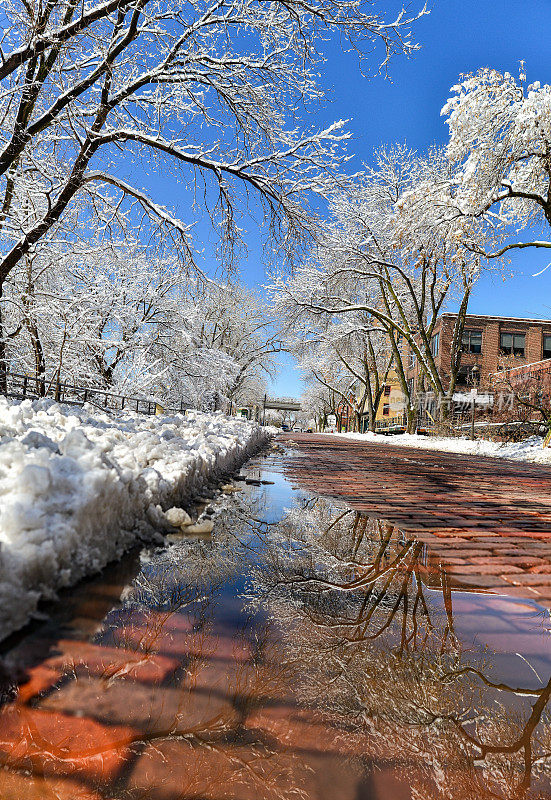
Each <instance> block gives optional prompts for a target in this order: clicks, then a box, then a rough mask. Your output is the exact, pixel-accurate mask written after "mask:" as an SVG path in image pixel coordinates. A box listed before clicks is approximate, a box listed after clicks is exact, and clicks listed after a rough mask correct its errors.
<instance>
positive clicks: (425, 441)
mask: <svg viewBox="0 0 551 800" xmlns="http://www.w3.org/2000/svg"><path fill="white" fill-rule="evenodd" d="M331 435H332V436H340V437H342V438H344V439H358V440H361V441H365V442H377V443H380V444H387V445H388V444H395V445H398V446H401V447H420V448H423V449H424V450H446V451H447V452H448V453H465V454H467V455H474V456H495V457H497V458H510V459H512V460H514V461H533V462H535V463H539V464H551V447H546V448H543V439H542V438H541V437H540V436H531V437H530V438H529V439H526V440H525V441H523V442H515V443H504V442H490V441H487V440H484V439H476V440H475V441H474V442H473V441H471V440H470V439H455V438H451V437H450V438H446V437H441V436H418V435H417V434H409V433H403V434H396V435H392V436H383V435H382V434H380V433H334V434H331Z"/></svg>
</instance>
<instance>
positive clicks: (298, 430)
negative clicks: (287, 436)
mask: <svg viewBox="0 0 551 800" xmlns="http://www.w3.org/2000/svg"><path fill="white" fill-rule="evenodd" d="M293 432H294V433H302V428H301V426H300V425H293Z"/></svg>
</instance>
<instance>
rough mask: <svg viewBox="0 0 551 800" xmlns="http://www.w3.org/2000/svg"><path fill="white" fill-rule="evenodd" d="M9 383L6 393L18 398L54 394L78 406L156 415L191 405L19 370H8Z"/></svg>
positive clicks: (55, 397)
mask: <svg viewBox="0 0 551 800" xmlns="http://www.w3.org/2000/svg"><path fill="white" fill-rule="evenodd" d="M6 386H7V391H6V395H7V396H8V397H13V398H16V399H18V400H26V399H31V400H37V399H39V398H41V397H53V398H54V400H56V401H58V402H60V403H69V404H73V405H78V406H83V405H84V404H85V403H90V404H91V405H94V406H96V408H99V409H101V410H102V411H135V412H137V413H138V414H149V415H153V414H156V413H158V412H159V409H162V411H163V412H169V413H179V414H183V413H184V412H185V411H186V410H187V409H189V408H190V406H189V405H187V404H186V403H184V402H180V404H179V406H177V407H170V408H166V407H164V406H162V405H161V404H159V403H157V401H156V400H151V399H149V398H143V397H129V396H128V395H122V394H117V393H116V392H109V391H107V390H106V389H99V388H96V387H93V386H78V385H76V384H74V383H67V382H66V381H59V380H57V379H56V378H51V379H49V378H37V377H35V376H33V375H23V374H20V373H17V372H8V373H7V375H6Z"/></svg>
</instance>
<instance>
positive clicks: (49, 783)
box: [0, 456, 551, 800]
mask: <svg viewBox="0 0 551 800" xmlns="http://www.w3.org/2000/svg"><path fill="white" fill-rule="evenodd" d="M281 466H282V464H281V462H280V461H278V457H277V456H270V457H267V458H266V457H265V458H261V459H257V460H256V462H255V464H253V465H251V467H250V468H249V469H248V470H247V472H248V474H249V475H250V476H251V477H253V478H255V477H256V478H259V477H260V474H261V473H260V470H261V469H262V477H263V478H264V479H265V480H270V481H273V482H274V483H273V484H269V485H251V484H249V485H245V484H243V482H242V483H241V485H242V486H243V489H244V491H242V492H239V493H237V494H236V495H235V496H233V497H232V498H231V500H228V501H227V502H228V511H227V513H225V514H224V515H222V516H221V517H219V518H218V520H217V523H216V527H215V532H214V535H213V536H212V538H211V539H209V540H205V539H191V538H185V537H182V538H181V539H178V540H175V541H172V542H170V543H168V544H167V546H166V547H165V548H162V549H160V550H155V551H146V552H144V553H142V554H141V558H140V560H139V561H137V559H136V555H135V554H134V555H130V556H129V557H128V558H127V559H126V560H124V561H123V562H121V565H118V566H117V567H113V568H111V569H110V570H107V571H106V572H105V573H104V574H103V575H102V576H100V577H99V578H98V579H97V580H95V581H90V582H88V583H87V584H83V585H82V586H81V587H79V588H78V589H77V590H75V591H74V592H73V593H72V596H71V599H70V601H69V599H68V600H67V602H64V603H63V604H60V606H59V607H57V608H56V609H54V614H53V620H52V621H51V622H45V623H44V624H42V625H38V624H37V625H35V627H34V629H33V630H30V631H27V632H26V633H25V635H21V636H20V637H19V638H18V639H12V641H10V643H9V646H8V647H7V649H6V652H5V655H4V662H5V671H6V674H11V675H12V677H13V678H14V679H15V680H16V681H17V682H18V683H19V693H18V696H17V697H16V699H15V700H14V701H9V702H7V703H6V704H5V705H4V706H3V708H2V711H1V713H0V762H1V764H2V766H3V767H4V770H3V771H2V772H0V795H1V797H2V800H5V799H6V798H7V799H9V800H11V798H13V800H15V798H17V800H27V798H30V799H32V800H34V799H35V798H36V799H37V800H38V798H58V799H59V800H69V799H70V800H99V798H111V799H112V800H123V799H124V798H128V799H129V800H130V799H134V798H136V799H137V798H143V799H145V798H147V800H180V799H181V800H184V798H185V799H187V798H189V799H190V800H191V799H192V798H193V800H199V799H201V800H216V799H217V798H220V800H221V798H226V797H230V798H234V799H235V800H237V798H239V799H241V798H242V799H243V800H248V799H249V798H250V799H251V800H253V798H266V799H267V800H271V798H285V799H286V798H304V800H314V798H315V799H316V800H318V799H319V800H340V799H341V798H342V800H362V799H365V800H402V798H403V799H404V800H406V799H407V798H418V800H421V799H423V800H432V798H434V800H436V799H437V798H438V800H440V798H442V800H443V798H450V800H456V799H457V800H470V799H471V798H483V799H485V798H488V800H489V799H490V798H502V799H503V800H509V798H511V799H512V798H519V799H520V798H526V800H528V799H529V798H531V799H532V800H536V798H544V797H545V798H548V797H551V783H550V774H551V764H550V763H549V758H550V757H551V727H550V725H549V718H548V703H549V699H550V696H551V680H550V679H551V645H550V644H549V635H548V633H549V626H548V617H547V615H546V612H544V611H543V610H542V609H541V608H539V607H538V606H537V605H536V604H535V603H533V602H530V601H529V600H522V599H513V598H507V597H505V596H500V595H488V594H483V593H480V592H477V591H464V590H463V589H461V588H460V587H458V586H457V585H456V584H454V582H453V581H452V579H451V578H450V577H449V575H448V574H447V573H446V571H445V570H444V569H443V568H442V566H441V564H440V562H439V560H438V559H437V558H434V556H433V555H431V553H430V552H429V551H428V550H427V547H426V546H425V545H424V544H422V543H420V542H416V541H410V540H408V539H406V538H405V537H404V536H403V534H402V533H401V532H400V531H398V530H397V529H396V528H394V527H393V526H392V525H390V524H388V523H386V522H384V521H380V520H378V521H372V520H369V519H368V518H367V517H365V516H363V515H362V514H359V513H357V512H353V511H350V510H349V509H346V508H338V507H336V506H335V505H334V504H333V503H330V502H328V501H326V500H323V499H320V498H313V497H309V496H306V495H304V494H302V493H300V492H295V491H292V488H291V486H290V485H289V484H287V483H286V481H285V480H284V478H283V477H282V475H281V474H279V473H278V472H277V471H276V470H278V469H279V468H280V467H281ZM270 470H271V471H270Z"/></svg>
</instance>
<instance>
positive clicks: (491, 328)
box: [404, 314, 551, 391]
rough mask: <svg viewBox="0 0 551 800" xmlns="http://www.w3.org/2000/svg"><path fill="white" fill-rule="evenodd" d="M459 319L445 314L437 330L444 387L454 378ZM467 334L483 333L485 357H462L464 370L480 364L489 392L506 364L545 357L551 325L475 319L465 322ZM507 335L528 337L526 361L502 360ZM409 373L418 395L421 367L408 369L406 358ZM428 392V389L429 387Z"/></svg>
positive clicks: (481, 373) (437, 361) (506, 319)
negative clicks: (545, 337) (453, 350)
mask: <svg viewBox="0 0 551 800" xmlns="http://www.w3.org/2000/svg"><path fill="white" fill-rule="evenodd" d="M455 320H456V317H455V315H453V314H444V315H443V316H442V317H440V319H439V320H438V322H437V323H436V326H435V333H436V332H439V333H440V349H439V353H438V356H437V358H436V359H435V361H436V366H437V368H438V371H439V373H440V375H441V377H442V379H443V383H444V385H446V384H447V382H448V380H449V375H450V365H451V346H452V341H453V329H454V325H455ZM465 328H466V329H467V330H481V331H482V353H480V354H475V353H463V354H462V356H461V365H462V366H473V365H474V364H476V365H477V366H478V368H479V369H480V386H481V387H482V388H487V387H488V386H489V383H490V380H489V376H490V375H491V374H492V373H494V372H497V370H498V368H499V366H500V364H503V363H504V361H506V362H507V365H508V366H510V365H519V364H527V363H531V362H533V361H540V360H541V359H542V357H543V334H544V333H547V334H551V321H546V322H538V321H521V320H516V319H513V318H508V317H501V318H492V317H471V316H467V318H466V320H465ZM501 332H504V333H524V334H525V357H524V358H519V357H515V358H511V357H509V358H507V359H504V358H503V357H502V356H500V334H501ZM404 366H405V371H406V377H407V378H408V380H409V379H410V378H412V377H415V388H416V391H418V389H419V372H420V371H419V364H418V362H417V360H416V363H415V367H413V369H410V368H409V367H408V358H407V356H406V358H405V364H404ZM427 388H428V387H427Z"/></svg>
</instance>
